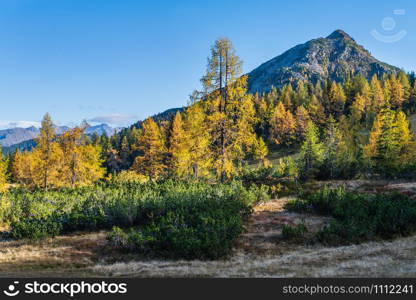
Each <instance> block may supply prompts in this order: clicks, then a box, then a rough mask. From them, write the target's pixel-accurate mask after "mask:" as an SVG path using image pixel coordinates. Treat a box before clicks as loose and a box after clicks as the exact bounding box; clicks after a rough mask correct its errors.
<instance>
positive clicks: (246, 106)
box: [202, 39, 255, 182]
mask: <svg viewBox="0 0 416 300" xmlns="http://www.w3.org/2000/svg"><path fill="white" fill-rule="evenodd" d="M240 72H241V61H240V59H239V57H238V56H237V55H236V54H235V50H234V48H233V46H232V44H231V42H230V40H228V39H219V40H217V41H216V42H215V44H214V46H213V47H212V49H211V57H210V58H209V59H208V67H207V72H206V75H205V76H204V77H203V78H202V83H203V86H204V91H205V98H206V99H207V100H208V104H209V105H210V107H209V109H208V113H209V118H208V122H209V123H208V124H210V133H211V138H212V153H213V155H214V160H213V161H214V163H215V166H214V167H215V169H216V170H217V173H218V175H219V177H220V179H221V181H222V182H224V181H225V179H226V178H227V177H228V176H229V175H230V174H231V173H232V172H233V171H234V162H235V161H239V160H241V159H242V158H243V156H244V155H245V153H244V152H245V151H244V148H247V147H250V148H251V145H252V144H253V142H254V141H255V133H254V130H253V125H254V121H255V119H254V117H255V111H254V105H253V101H252V96H251V95H248V94H247V76H243V77H238V76H239V75H240Z"/></svg>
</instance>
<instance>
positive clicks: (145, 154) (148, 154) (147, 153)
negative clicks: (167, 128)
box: [132, 118, 167, 180]
mask: <svg viewBox="0 0 416 300" xmlns="http://www.w3.org/2000/svg"><path fill="white" fill-rule="evenodd" d="M134 147H135V149H137V150H139V151H140V152H141V155H139V156H137V157H136V159H135V161H134V164H133V166H132V170H134V171H136V172H138V173H140V174H143V175H146V176H148V177H149V178H150V180H157V179H158V178H160V177H161V176H163V175H164V174H165V173H166V169H167V165H166V154H167V149H166V146H165V140H164V137H163V134H162V132H161V130H160V128H159V126H158V125H157V124H156V122H155V121H154V120H153V119H152V118H149V119H147V120H146V121H144V122H143V132H142V135H140V137H139V138H138V140H137V141H136V144H135V145H134Z"/></svg>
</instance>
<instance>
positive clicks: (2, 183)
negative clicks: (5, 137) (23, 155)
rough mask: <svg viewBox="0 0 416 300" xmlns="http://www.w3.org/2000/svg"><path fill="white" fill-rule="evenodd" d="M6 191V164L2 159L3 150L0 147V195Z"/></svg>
mask: <svg viewBox="0 0 416 300" xmlns="http://www.w3.org/2000/svg"><path fill="white" fill-rule="evenodd" d="M6 189H7V162H6V160H5V158H4V157H3V150H2V147H1V146H0V193H1V192H4V191H5V190H6Z"/></svg>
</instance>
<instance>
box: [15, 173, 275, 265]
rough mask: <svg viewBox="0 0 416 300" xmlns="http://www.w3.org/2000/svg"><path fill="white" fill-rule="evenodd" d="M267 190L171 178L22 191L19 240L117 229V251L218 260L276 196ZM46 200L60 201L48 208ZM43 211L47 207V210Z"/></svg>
mask: <svg viewBox="0 0 416 300" xmlns="http://www.w3.org/2000/svg"><path fill="white" fill-rule="evenodd" d="M267 191H268V188H267V187H264V186H260V187H258V186H255V185H253V186H251V187H250V188H246V187H244V186H243V185H242V183H241V182H232V183H230V184H217V185H210V184H205V183H183V182H177V181H170V180H169V181H166V182H162V183H159V184H157V183H152V182H148V183H145V184H139V183H123V184H120V183H107V184H104V185H98V186H95V187H90V188H82V189H67V190H62V191H50V192H41V191H38V192H35V193H34V194H31V195H28V192H27V193H25V192H24V191H23V190H20V191H19V192H17V191H16V192H15V194H13V193H12V194H11V197H12V198H13V197H14V199H12V200H11V203H14V205H15V206H16V208H17V209H16V211H18V212H19V213H15V214H14V215H13V218H14V220H13V221H11V233H12V236H13V237H15V238H31V239H39V238H44V237H47V236H54V235H57V234H62V233H69V232H74V231H79V230H99V229H111V228H113V230H112V231H111V232H110V234H109V235H108V240H109V243H110V244H111V245H112V246H114V247H118V248H122V249H126V250H134V251H139V252H141V253H151V254H152V255H158V256H168V257H175V258H206V259H210V258H218V257H221V256H225V255H227V254H229V253H230V251H231V249H232V245H233V244H234V242H235V240H236V238H237V237H238V236H239V235H240V234H241V233H242V232H243V229H244V227H243V219H244V217H245V216H247V215H248V214H249V213H250V212H251V207H252V205H254V204H256V203H258V202H260V201H266V200H267V199H268V196H267ZM22 199H25V200H22ZM27 199H30V201H27ZM45 199H53V201H48V205H47V206H45V203H44V201H45ZM15 200H17V201H15ZM28 203H29V204H30V205H27V204H28ZM37 206H39V207H40V208H42V209H41V210H40V211H39V212H37V211H36V209H35V208H36V207H37ZM10 220H11V218H10ZM120 228H130V229H126V230H123V229H120Z"/></svg>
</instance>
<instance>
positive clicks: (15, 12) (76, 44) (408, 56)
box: [0, 0, 416, 127]
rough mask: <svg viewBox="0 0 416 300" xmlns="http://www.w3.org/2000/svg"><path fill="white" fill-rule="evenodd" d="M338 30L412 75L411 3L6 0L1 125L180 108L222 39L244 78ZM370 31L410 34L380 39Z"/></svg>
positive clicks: (0, 41)
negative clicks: (228, 44) (47, 117)
mask: <svg viewBox="0 0 416 300" xmlns="http://www.w3.org/2000/svg"><path fill="white" fill-rule="evenodd" d="M395 9H405V10H406V13H405V15H395V14H394V13H393V11H394V10H395ZM386 17H391V18H393V19H394V20H395V22H396V26H395V28H394V29H392V23H391V19H388V20H387V21H386V22H387V23H386V22H385V24H384V25H385V26H384V28H388V29H390V31H388V30H385V29H384V28H383V26H382V21H383V19H385V18H386ZM393 25H394V24H393ZM389 26H390V27H389ZM338 28H341V29H343V30H345V31H346V32H347V33H349V34H350V35H351V36H352V37H354V38H355V39H356V41H357V42H359V43H360V44H362V45H364V46H365V47H366V48H367V49H368V50H370V51H371V53H372V54H373V55H374V56H376V57H377V58H379V59H380V60H383V61H385V62H388V63H390V64H393V65H396V66H399V67H403V68H405V69H406V70H416V55H415V53H416V2H415V1H414V0H408V1H400V0H399V1H397V0H396V1H377V2H376V1H363V0H359V1H357V0H350V1H342V2H341V1H333V0H328V1H324V0H322V1H318V0H315V1H306V0H305V1H300V0H297V1H278V0H270V1H266V0H257V1H244V0H239V1H237V0H234V1H227V0H210V1H190V0H189V1H185V0H181V1H174V0H171V1H158V0H154V1H150V0H147V1H139V0H137V1H131V0H3V1H1V2H0V103H1V104H2V105H1V110H0V127H1V126H3V127H4V126H7V125H5V124H7V123H8V122H11V121H13V122H17V121H31V122H32V121H33V122H37V121H39V120H40V119H41V117H42V115H43V114H44V113H45V112H47V111H48V112H49V113H51V115H52V117H53V118H54V120H56V122H57V123H59V124H73V123H79V122H80V121H81V120H82V119H94V120H96V121H111V120H115V121H117V122H118V125H126V124H127V123H131V122H133V121H135V120H136V119H143V118H145V117H147V116H149V115H152V114H154V113H157V112H161V111H164V110H165V109H168V108H172V107H178V106H183V105H185V104H186V102H187V99H188V95H189V94H190V93H191V92H192V91H193V90H194V89H196V88H199V87H200V85H199V78H200V77H201V75H202V74H203V72H204V70H205V65H206V57H207V56H208V55H209V48H210V46H211V44H212V43H213V41H214V40H215V39H216V38H218V37H221V36H226V37H229V38H230V39H231V40H232V41H233V42H234V46H235V48H236V49H237V54H239V55H240V57H241V58H242V59H243V61H244V71H245V72H248V71H250V70H252V69H253V68H255V67H256V66H258V65H259V64H261V63H263V62H265V61H267V60H268V59H271V58H273V57H275V56H277V55H278V54H281V53H282V52H283V51H285V50H287V49H289V48H290V47H292V46H294V45H296V44H299V43H303V42H305V41H307V40H309V39H312V38H316V37H322V36H327V35H329V34H330V33H331V32H332V31H333V30H335V29H338ZM373 29H377V30H378V31H379V32H380V34H384V35H387V36H389V35H393V34H395V33H397V32H399V31H400V30H406V31H407V35H406V36H405V37H404V38H403V39H402V40H400V41H398V42H396V43H390V44H389V43H383V42H381V41H379V40H377V39H375V38H374V37H373V36H372V35H371V34H370V31H371V30H373ZM20 124H22V123H20ZM24 124H26V123H24ZM114 125H117V124H113V126H114Z"/></svg>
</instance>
